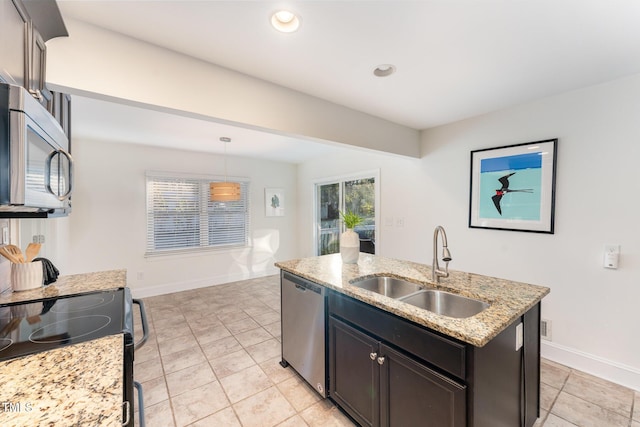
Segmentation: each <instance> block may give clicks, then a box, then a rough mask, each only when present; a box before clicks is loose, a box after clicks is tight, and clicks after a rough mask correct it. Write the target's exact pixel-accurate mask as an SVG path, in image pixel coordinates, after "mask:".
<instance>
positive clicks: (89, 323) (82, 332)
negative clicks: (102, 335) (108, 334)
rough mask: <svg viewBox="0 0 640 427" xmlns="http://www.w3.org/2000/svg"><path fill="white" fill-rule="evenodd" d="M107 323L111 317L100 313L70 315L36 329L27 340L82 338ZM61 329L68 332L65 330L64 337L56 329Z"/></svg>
mask: <svg viewBox="0 0 640 427" xmlns="http://www.w3.org/2000/svg"><path fill="white" fill-rule="evenodd" d="M109 323H111V318H110V317H109V316H103V315H101V314H96V315H90V316H80V317H70V318H68V319H64V320H58V321H57V322H53V323H49V324H48V325H46V326H43V327H42V328H39V329H36V330H35V331H33V332H32V333H31V335H29V341H31V342H33V343H36V344H38V343H56V342H65V341H67V340H72V339H76V338H82V337H84V336H87V335H90V334H93V333H95V332H98V331H99V330H101V329H103V328H106V327H107V326H109ZM62 324H64V325H62ZM61 326H62V328H61ZM61 329H68V332H65V336H64V337H60V334H58V331H59V330H61ZM71 331H73V332H71ZM71 333H73V335H71Z"/></svg>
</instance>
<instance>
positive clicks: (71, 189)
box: [58, 149, 73, 201]
mask: <svg viewBox="0 0 640 427" xmlns="http://www.w3.org/2000/svg"><path fill="white" fill-rule="evenodd" d="M60 153H62V154H63V155H64V156H65V157H66V158H67V160H68V161H69V182H68V183H67V184H68V185H67V192H66V193H64V194H63V195H62V196H59V197H58V200H60V201H63V200H64V199H67V198H69V197H70V196H71V192H72V191H73V157H71V154H69V153H67V152H66V151H64V150H62V149H60Z"/></svg>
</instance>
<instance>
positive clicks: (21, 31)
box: [0, 0, 30, 87]
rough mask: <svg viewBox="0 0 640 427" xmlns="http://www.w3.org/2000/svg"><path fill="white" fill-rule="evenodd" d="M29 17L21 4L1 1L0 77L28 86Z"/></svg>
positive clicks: (6, 0) (7, 0) (9, 81)
mask: <svg viewBox="0 0 640 427" xmlns="http://www.w3.org/2000/svg"><path fill="white" fill-rule="evenodd" d="M29 42H30V36H29V15H28V14H27V11H26V10H25V9H24V6H23V5H22V3H20V2H16V3H14V2H12V1H9V0H2V1H0V77H1V78H2V80H5V81H7V83H12V84H17V85H19V86H25V87H26V86H27V81H28V78H29V51H30V46H29Z"/></svg>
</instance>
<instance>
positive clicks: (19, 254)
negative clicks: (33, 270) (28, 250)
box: [5, 245, 24, 264]
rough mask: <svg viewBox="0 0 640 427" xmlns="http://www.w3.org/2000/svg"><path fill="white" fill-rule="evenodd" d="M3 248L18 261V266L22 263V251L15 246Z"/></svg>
mask: <svg viewBox="0 0 640 427" xmlns="http://www.w3.org/2000/svg"><path fill="white" fill-rule="evenodd" d="M5 248H6V249H7V251H9V253H10V254H12V255H13V256H15V257H16V258H17V259H18V263H19V264H21V263H24V255H22V251H21V250H20V248H19V247H17V246H16V245H7V246H5Z"/></svg>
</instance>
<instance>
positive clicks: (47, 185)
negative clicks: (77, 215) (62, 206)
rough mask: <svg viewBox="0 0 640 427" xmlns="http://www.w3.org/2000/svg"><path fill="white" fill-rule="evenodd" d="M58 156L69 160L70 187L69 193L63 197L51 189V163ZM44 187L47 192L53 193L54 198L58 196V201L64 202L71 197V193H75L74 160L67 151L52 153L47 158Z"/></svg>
mask: <svg viewBox="0 0 640 427" xmlns="http://www.w3.org/2000/svg"><path fill="white" fill-rule="evenodd" d="M56 154H62V155H64V156H65V157H66V158H67V160H68V161H69V185H68V190H67V192H66V193H64V194H63V195H59V194H57V193H56V192H54V191H53V189H52V188H51V162H52V161H53V158H54V157H55V156H56ZM44 187H45V188H46V189H47V191H48V192H49V193H51V194H53V195H54V196H56V197H57V198H58V200H60V201H63V200H64V199H66V198H67V197H69V196H70V195H71V191H73V158H72V157H71V154H69V153H67V152H66V151H64V150H62V149H60V150H57V151H52V152H51V153H50V154H49V155H48V156H47V159H46V160H45V162H44Z"/></svg>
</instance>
